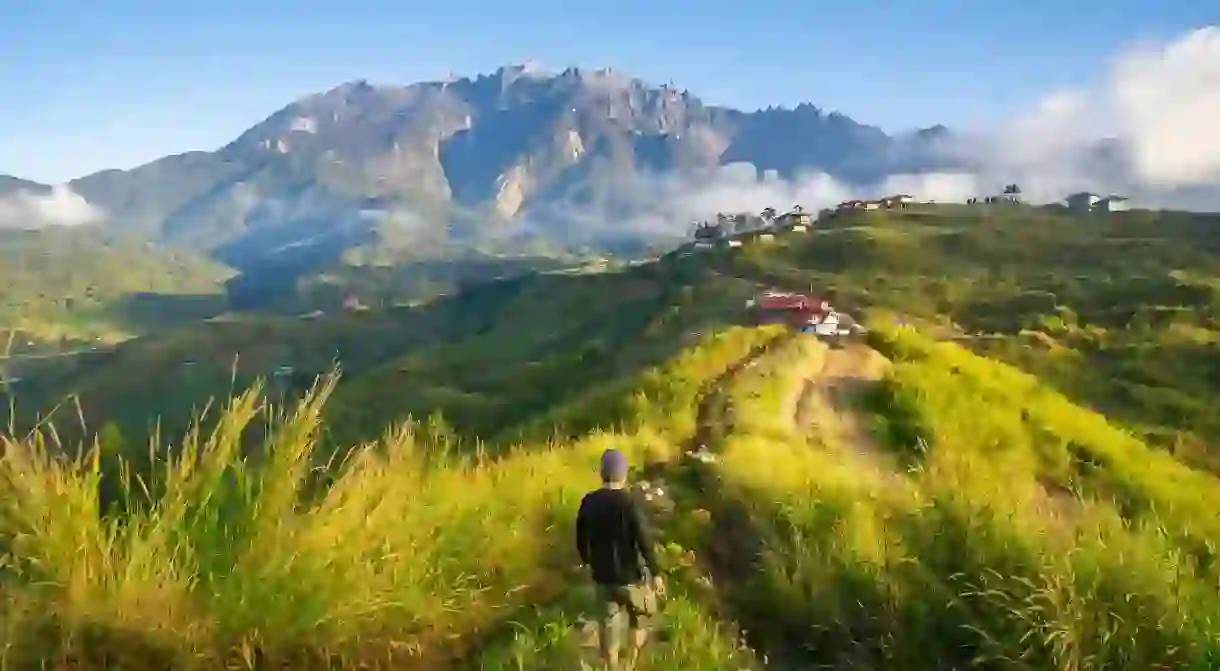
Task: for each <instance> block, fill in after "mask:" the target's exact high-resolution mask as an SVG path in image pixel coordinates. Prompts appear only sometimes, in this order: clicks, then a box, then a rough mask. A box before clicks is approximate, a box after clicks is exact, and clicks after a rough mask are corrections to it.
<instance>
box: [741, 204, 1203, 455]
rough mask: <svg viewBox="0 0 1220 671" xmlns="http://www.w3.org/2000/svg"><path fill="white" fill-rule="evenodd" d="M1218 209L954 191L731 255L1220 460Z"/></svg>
mask: <svg viewBox="0 0 1220 671" xmlns="http://www.w3.org/2000/svg"><path fill="white" fill-rule="evenodd" d="M1217 226H1220V216H1208V215H1191V214H1185V213H1174V212H1166V213H1150V212H1142V211H1133V212H1127V213H1118V214H1100V215H1090V216H1076V215H1068V214H1066V213H1065V212H1063V211H1062V210H1060V209H1057V208H1045V209H1035V208H1028V207H1005V206H998V207H993V208H985V207H981V206H980V207H974V208H967V207H960V208H953V207H943V208H934V209H931V210H928V211H918V210H912V211H910V212H902V213H860V214H853V215H843V216H840V217H836V218H834V219H831V220H830V221H828V222H825V223H824V224H821V225H820V228H821V229H822V230H820V231H817V232H814V233H812V234H810V235H809V236H806V237H803V238H793V237H789V238H787V239H786V240H784V241H783V242H781V243H780V244H777V245H772V246H763V245H757V246H754V247H747V248H743V250H741V251H739V252H733V253H730V254H728V255H727V258H725V259H724V260H723V262H722V265H723V266H724V267H725V268H726V269H731V270H732V272H735V273H738V274H749V275H751V276H759V277H765V278H770V279H772V280H773V281H775V282H778V283H780V284H781V285H783V286H796V287H809V286H811V285H812V286H813V287H815V289H816V290H819V291H822V290H828V291H830V292H832V294H833V295H834V296H835V303H836V304H837V305H842V306H844V308H845V309H864V308H868V309H871V310H884V311H887V312H891V313H894V315H895V316H901V317H902V318H903V319H906V320H908V321H911V320H916V319H918V320H919V321H920V323H922V324H925V325H928V326H929V327H930V328H934V330H936V331H937V333H938V334H940V336H941V337H945V338H953V339H956V340H958V341H959V342H961V343H962V344H963V345H965V346H967V347H969V348H971V349H973V350H974V351H976V352H979V353H981V354H985V355H987V356H990V357H994V358H998V359H1001V360H1003V361H1007V362H1009V363H1013V364H1015V365H1017V366H1019V367H1021V368H1022V369H1024V370H1027V371H1029V372H1032V373H1035V374H1037V375H1039V376H1040V377H1042V378H1044V379H1045V380H1047V381H1049V382H1050V383H1052V384H1053V385H1054V386H1055V387H1056V388H1057V389H1059V390H1060V391H1062V392H1064V393H1066V394H1068V395H1069V397H1071V398H1072V399H1074V400H1075V401H1077V402H1079V403H1082V404H1084V405H1087V406H1089V407H1092V408H1095V409H1097V410H1099V411H1101V412H1104V413H1105V414H1106V415H1107V416H1109V417H1110V418H1111V419H1113V420H1115V421H1117V422H1119V423H1120V424H1121V425H1122V426H1124V427H1126V428H1129V429H1131V430H1132V431H1135V432H1136V433H1138V434H1139V435H1141V436H1142V437H1144V438H1145V439H1146V440H1149V441H1151V442H1152V443H1154V444H1156V445H1158V446H1159V447H1162V448H1163V449H1166V450H1169V451H1171V452H1173V453H1176V454H1177V455H1178V456H1179V457H1181V458H1183V459H1185V460H1187V461H1189V462H1190V463H1192V464H1195V465H1197V466H1199V467H1202V468H1208V469H1210V470H1213V471H1216V472H1220V455H1217V454H1211V453H1209V451H1208V445H1209V444H1215V443H1216V441H1217V440H1218V439H1220V423H1218V422H1220V419H1218V418H1220V412H1217V410H1220V406H1218V405H1217V399H1218V397H1217V395H1216V393H1215V389H1216V380H1217V379H1220V378H1218V377H1217V370H1220V369H1218V368H1217V365H1220V349H1217V348H1218V347H1220V345H1218V344H1217V343H1218V342H1220V293H1218V292H1217V287H1218V286H1220V285H1217V284H1216V278H1217V277H1218V276H1220V246H1218V243H1217V242H1216V239H1215V236H1214V231H1215V230H1216V227H1217Z"/></svg>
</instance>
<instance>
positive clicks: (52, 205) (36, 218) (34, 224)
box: [0, 185, 105, 228]
mask: <svg viewBox="0 0 1220 671" xmlns="http://www.w3.org/2000/svg"><path fill="white" fill-rule="evenodd" d="M103 219H105V213H104V212H103V211H102V210H101V208H98V207H97V206H95V205H93V204H91V203H90V202H89V201H87V200H85V199H84V198H83V197H82V196H81V195H80V194H78V193H76V192H75V191H73V190H72V189H71V188H69V187H68V186H67V185H58V186H55V187H52V189H51V191H50V192H49V193H42V194H40V193H31V192H30V191H26V190H21V191H17V192H14V193H11V194H8V195H6V196H0V228H39V227H42V226H79V225H82V224H91V223H95V222H99V221H102V220H103Z"/></svg>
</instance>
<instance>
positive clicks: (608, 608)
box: [576, 449, 665, 668]
mask: <svg viewBox="0 0 1220 671" xmlns="http://www.w3.org/2000/svg"><path fill="white" fill-rule="evenodd" d="M601 476H602V488H601V489H597V490H594V491H592V492H589V493H588V494H586V495H585V497H584V499H582V500H581V502H580V512H579V513H578V514H577V516H576V549H577V551H579V552H580V559H581V562H582V563H583V564H584V565H585V566H589V567H590V568H591V569H592V571H593V581H594V582H595V583H597V591H598V597H599V600H600V602H601V603H602V604H603V606H604V608H605V610H604V611H603V612H602V613H600V617H599V618H598V626H599V632H598V633H599V635H600V639H601V654H602V659H603V660H604V661H605V662H606V663H607V664H608V665H609V666H610V668H617V665H618V656H619V648H620V647H622V640H621V638H620V636H619V633H620V631H621V622H620V621H621V620H622V616H623V615H626V618H627V622H628V628H629V629H630V630H631V633H632V643H633V646H632V651H631V663H630V664H631V666H634V664H635V660H636V658H637V657H638V656H639V653H640V648H642V647H644V643H645V642H647V640H648V633H649V625H650V622H649V618H650V617H651V616H652V615H655V614H656V611H657V602H656V599H657V596H663V595H664V593H665V582H664V581H663V580H662V579H661V573H660V571H659V570H658V567H657V558H656V555H655V553H654V552H653V547H652V539H651V538H650V537H649V533H648V527H647V525H646V523H645V522H644V514H643V511H641V510H640V506H639V505H638V503H637V502H636V501H635V499H634V498H633V497H632V496H631V494H630V493H629V492H628V491H627V489H626V484H627V458H626V457H625V456H623V453H622V452H619V451H618V450H615V449H609V450H606V451H605V452H604V453H603V454H602V459H601ZM641 558H642V559H643V564H644V566H645V567H647V569H648V573H649V575H651V576H652V581H651V584H649V583H648V582H647V581H646V580H645V578H644V573H643V570H642V569H643V567H641V565H640V564H641V562H640V560H641Z"/></svg>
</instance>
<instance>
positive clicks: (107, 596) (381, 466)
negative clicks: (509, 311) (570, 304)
mask: <svg viewBox="0 0 1220 671" xmlns="http://www.w3.org/2000/svg"><path fill="white" fill-rule="evenodd" d="M773 336H774V334H773V333H770V332H759V331H755V330H751V329H735V330H732V331H729V332H725V333H718V334H714V335H712V336H709V337H708V338H706V339H705V340H704V341H703V342H702V343H701V344H700V345H699V346H697V347H695V348H693V349H691V350H688V351H687V352H686V353H685V354H683V355H682V356H680V357H678V358H676V359H674V360H672V361H670V362H668V363H667V364H665V366H664V367H663V370H660V371H654V372H651V373H649V374H646V375H645V376H643V378H642V379H641V381H640V385H639V387H638V388H637V389H634V390H629V391H630V392H631V394H630V395H631V398H632V399H634V401H633V403H635V404H636V405H634V406H633V407H635V408H637V409H640V410H641V411H642V410H643V409H645V408H646V409H647V410H648V414H647V415H642V416H641V417H640V419H639V421H638V422H636V423H635V424H633V425H632V431H631V432H629V433H610V432H595V433H593V434H590V435H589V436H587V437H586V438H584V439H582V440H579V441H575V442H571V443H562V444H558V443H552V444H543V445H529V446H521V447H519V448H518V449H517V450H515V451H514V453H513V455H512V456H509V457H506V458H503V459H499V460H490V459H486V458H480V457H478V456H474V457H471V456H468V455H462V454H460V453H459V450H458V447H457V446H455V445H454V444H453V443H452V442H451V440H450V438H449V437H448V436H447V435H445V434H443V433H437V432H428V431H425V430H422V429H421V428H420V427H418V426H417V425H413V424H411V423H407V424H403V425H401V426H398V427H396V428H393V429H391V430H389V431H388V432H387V433H386V434H385V436H384V437H383V438H382V439H381V440H380V441H377V442H375V443H373V444H369V445H365V446H361V447H360V448H358V449H355V450H353V451H351V452H350V453H349V455H348V456H347V458H346V459H345V460H344V462H343V463H341V464H336V465H334V466H333V469H334V470H333V471H332V472H331V473H329V474H327V477H326V478H325V479H326V480H328V481H329V485H328V486H327V487H325V488H324V489H318V488H317V487H315V486H314V483H315V482H316V481H318V480H319V479H320V478H319V474H318V473H315V472H312V471H311V466H312V464H313V463H315V459H314V458H313V452H314V450H315V449H317V448H318V444H317V436H318V433H319V430H320V419H319V418H320V414H321V411H322V408H323V406H324V404H325V402H326V399H327V397H328V396H329V395H330V393H331V391H332V389H333V384H334V381H333V379H329V380H325V381H323V382H321V383H320V384H319V386H318V387H317V388H316V389H315V390H314V391H313V392H312V393H311V394H310V395H309V396H308V397H307V398H306V399H305V400H304V401H303V402H302V403H301V404H300V405H299V406H297V407H295V408H291V409H288V410H277V409H274V408H268V407H265V406H261V405H259V402H258V401H257V399H258V398H260V396H259V389H257V388H255V389H252V390H250V391H249V392H247V393H246V394H244V395H241V396H239V397H236V398H234V399H232V401H231V402H230V403H229V405H228V407H227V408H226V410H225V412H224V413H223V415H222V416H221V418H220V419H219V421H218V422H217V423H216V426H215V429H214V430H213V431H212V432H211V433H210V434H208V435H201V434H200V433H199V432H198V431H195V432H192V433H191V434H190V435H188V437H187V438H186V440H185V441H184V443H183V444H182V445H180V446H178V448H177V450H176V451H175V455H174V456H173V457H172V458H170V459H169V460H168V461H167V462H166V465H165V467H164V470H163V471H160V472H158V473H157V475H156V477H157V478H158V479H159V480H160V481H159V482H158V483H156V486H150V487H149V488H148V489H149V491H152V492H157V493H156V494H153V495H151V496H152V500H150V501H147V502H145V505H141V506H132V507H130V510H129V511H128V512H125V513H121V514H106V512H105V511H103V510H102V508H101V503H100V501H99V496H98V491H99V484H100V478H101V469H100V468H99V467H98V462H97V459H96V456H97V453H96V451H95V452H92V453H89V454H87V455H86V456H84V457H82V458H81V459H79V460H65V459H63V458H61V457H59V456H57V455H56V454H55V453H54V451H53V450H51V449H50V448H48V446H46V445H44V444H42V443H40V442H38V441H28V442H13V441H9V442H7V443H6V444H5V445H3V457H2V458H0V493H2V496H0V551H2V552H3V560H4V561H3V563H2V564H0V580H2V582H0V585H2V589H3V598H4V601H3V604H0V607H2V608H3V611H0V612H2V615H0V617H2V618H3V619H2V631H3V632H4V634H5V638H4V639H3V648H0V665H3V666H6V667H7V666H14V667H16V666H21V665H24V664H29V663H33V662H34V661H36V660H49V661H50V663H52V664H58V663H68V662H69V661H73V660H75V661H78V662H82V663H86V664H89V665H91V666H95V667H97V668H111V667H122V668H145V667H147V666H150V665H153V666H172V667H174V668H214V667H218V666H221V665H224V666H227V667H228V668H235V667H236V668H256V667H257V668H268V667H292V668H308V667H315V666H316V667H321V666H324V665H329V664H334V663H341V664H343V665H348V666H351V665H356V664H366V665H376V664H390V663H391V662H393V663H394V664H401V663H406V662H407V661H409V660H415V663H417V664H419V665H420V666H421V668H441V667H443V666H447V665H448V661H447V660H450V659H452V658H455V657H458V656H461V655H463V654H464V653H466V652H467V649H468V648H469V647H472V646H478V645H479V644H480V640H481V638H482V635H483V633H484V632H486V631H487V630H491V629H496V628H497V627H501V626H504V625H505V623H506V622H507V621H508V619H509V618H510V617H511V616H512V614H513V613H514V612H515V611H516V610H517V609H518V608H519V607H520V606H522V605H523V604H534V603H547V602H549V601H551V600H552V599H554V598H555V597H557V596H563V595H564V594H565V592H566V591H567V590H568V585H569V581H568V577H569V575H570V571H569V568H570V566H571V565H572V563H573V562H574V556H572V555H573V551H571V550H570V549H569V546H570V545H571V539H570V533H569V529H568V527H569V526H570V523H571V518H572V516H573V515H574V512H575V505H576V503H577V502H578V501H579V496H580V495H581V494H583V493H584V492H585V491H587V490H588V489H589V488H591V487H593V486H595V485H596V482H595V481H596V478H595V473H596V470H595V464H596V459H597V455H598V453H599V452H600V451H601V450H602V449H604V448H605V447H607V446H609V445H615V446H617V447H619V448H620V449H624V450H625V451H627V452H628V454H629V455H631V456H632V458H633V459H635V460H637V461H639V460H642V459H645V458H647V459H663V458H665V457H666V456H667V455H668V454H671V453H672V451H673V449H674V447H675V446H676V444H677V442H679V441H680V440H682V439H683V437H684V436H685V435H686V434H688V433H690V432H691V431H693V425H694V420H693V412H694V409H693V408H692V405H693V401H694V400H695V399H697V397H698V395H699V393H700V389H701V388H702V387H703V385H705V384H706V383H707V382H708V381H709V380H712V379H714V378H715V377H716V376H718V375H720V374H721V373H722V372H723V371H724V370H725V368H726V367H727V366H728V365H730V364H731V363H732V362H733V361H734V360H736V359H737V358H740V357H741V356H743V355H744V354H746V353H747V352H749V351H750V350H751V348H752V347H754V346H755V345H756V344H757V343H758V342H761V341H764V340H766V339H767V338H770V337H773ZM265 420H270V421H265ZM256 425H261V426H266V427H269V428H267V429H265V431H266V435H265V437H264V438H263V439H262V440H261V441H259V442H260V443H261V445H260V446H259V449H258V450H257V451H256V452H254V453H247V452H244V451H243V450H242V447H241V446H242V445H243V442H248V439H249V438H250V436H249V435H248V434H249V433H250V432H251V431H252V430H254V429H252V427H253V426H256ZM646 455H647V456H646ZM139 486H140V485H139V483H136V482H128V487H129V488H131V489H132V491H130V492H129V493H130V494H131V495H132V496H133V497H135V498H138V496H139V494H138V491H135V490H136V489H137V488H138V487H139Z"/></svg>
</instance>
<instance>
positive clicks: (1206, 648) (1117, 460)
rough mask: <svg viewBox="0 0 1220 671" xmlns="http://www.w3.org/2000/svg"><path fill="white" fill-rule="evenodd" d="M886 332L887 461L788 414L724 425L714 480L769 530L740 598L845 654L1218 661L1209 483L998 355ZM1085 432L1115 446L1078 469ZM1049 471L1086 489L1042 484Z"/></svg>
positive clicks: (832, 653)
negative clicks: (1051, 488) (848, 455)
mask: <svg viewBox="0 0 1220 671" xmlns="http://www.w3.org/2000/svg"><path fill="white" fill-rule="evenodd" d="M878 344H879V345H881V346H882V347H884V348H885V350H886V351H887V352H888V353H889V354H890V355H891V356H893V357H894V359H895V366H894V369H893V371H892V373H891V374H890V376H889V377H887V378H886V380H885V381H884V383H883V384H882V386H881V387H880V388H879V389H877V390H876V391H875V392H874V397H873V398H872V399H870V402H871V405H872V409H873V411H874V412H876V413H877V414H876V415H875V419H876V423H877V435H878V436H879V437H880V438H881V439H882V440H883V444H884V445H885V446H886V447H888V448H890V450H891V451H890V452H888V453H887V455H886V456H885V457H884V458H883V460H882V462H881V463H883V464H884V463H888V464H889V466H888V469H886V468H882V469H875V468H869V467H865V466H863V465H862V464H860V463H859V462H858V461H854V460H852V459H845V458H844V456H843V454H844V452H843V451H841V450H840V449H836V446H833V445H827V444H825V443H824V442H822V441H819V440H818V439H817V437H815V438H814V439H813V441H812V442H811V443H808V444H807V443H806V440H805V439H804V438H802V437H801V436H799V435H797V434H794V433H792V431H791V430H789V431H788V436H787V439H786V440H785V439H783V438H782V433H783V430H784V427H783V426H782V422H780V420H768V419H761V420H755V421H757V423H754V421H752V422H751V423H749V424H748V425H746V426H742V427H739V428H738V430H737V431H735V432H734V433H732V434H730V435H729V436H728V437H727V438H726V440H725V441H724V445H723V450H724V460H723V461H722V462H721V464H720V465H719V468H718V473H719V476H720V479H721V481H722V482H723V489H722V491H721V492H719V494H720V495H721V496H724V497H726V498H727V499H729V500H735V501H737V502H738V503H739V504H740V505H742V506H744V507H746V509H748V510H749V517H750V519H751V520H752V522H753V524H754V525H755V526H756V528H757V530H758V534H759V535H760V536H761V538H762V541H763V544H764V547H765V548H766V549H765V551H764V552H763V555H762V561H761V564H760V565H759V566H758V567H757V571H756V573H754V574H753V575H752V576H751V577H750V578H749V579H748V580H747V581H745V582H743V583H742V584H740V585H739V586H738V587H739V589H738V590H736V593H737V597H736V598H737V599H738V600H739V602H740V603H741V606H740V607H741V608H742V610H743V611H744V612H745V613H747V616H749V617H752V618H754V619H763V620H765V621H767V622H768V623H770V626H771V627H772V628H773V636H774V637H775V638H779V639H786V640H787V641H788V642H789V644H792V643H793V642H800V643H802V644H805V645H808V646H810V647H811V648H812V649H813V651H814V652H813V653H812V654H813V655H814V656H815V658H816V659H817V660H818V661H819V662H821V663H835V664H839V665H846V666H849V667H852V668H855V667H861V668H966V667H967V666H969V667H971V668H1023V669H1047V668H1056V669H1108V668H1175V669H1178V668H1182V669H1204V668H1214V665H1215V663H1216V660H1217V659H1220V657H1218V655H1220V641H1218V640H1217V635H1216V627H1215V623H1214V621H1213V620H1214V618H1215V616H1216V614H1220V600H1217V598H1216V595H1215V591H1214V587H1213V586H1214V585H1215V584H1216V579H1217V573H1216V572H1215V567H1214V566H1212V563H1211V560H1210V558H1208V557H1206V556H1200V552H1201V550H1200V547H1199V543H1200V542H1203V541H1202V540H1201V539H1203V538H1204V537H1208V536H1210V537H1212V538H1214V533H1209V531H1210V530H1209V526H1210V523H1211V521H1212V520H1214V514H1213V513H1211V512H1208V510H1209V509H1210V510H1214V507H1207V506H1208V502H1214V501H1216V497H1217V495H1220V486H1217V485H1216V484H1215V483H1214V482H1212V481H1211V480H1210V479H1206V478H1202V477H1201V476H1198V475H1197V474H1194V473H1192V472H1190V471H1189V470H1188V469H1186V468H1185V467H1183V466H1181V465H1180V464H1176V463H1174V462H1172V461H1171V460H1170V459H1168V458H1167V457H1163V456H1162V455H1158V454H1157V453H1155V452H1154V451H1153V450H1150V449H1149V448H1147V447H1145V446H1143V445H1142V444H1140V443H1139V442H1138V441H1137V440H1135V439H1134V438H1131V437H1130V436H1129V435H1127V434H1124V433H1123V432H1121V431H1119V430H1116V429H1113V428H1111V427H1109V426H1107V425H1106V423H1105V421H1104V419H1102V418H1101V417H1099V416H1096V415H1093V414H1092V413H1089V412H1088V411H1085V410H1082V409H1080V408H1077V407H1074V406H1071V405H1070V404H1069V403H1067V402H1066V401H1065V400H1064V399H1063V398H1062V397H1060V396H1059V395H1058V394H1056V393H1054V392H1052V391H1050V390H1048V389H1046V388H1045V387H1041V386H1040V385H1038V384H1037V383H1036V381H1034V380H1033V379H1032V378H1028V377H1027V376H1023V375H1022V374H1020V373H1018V372H1016V371H1013V370H1011V369H1008V368H1006V367H1005V366H1003V365H1000V364H997V363H995V362H990V361H986V360H983V359H980V358H977V357H975V356H973V355H971V354H969V353H967V352H965V351H963V350H961V349H960V348H957V347H956V346H954V345H949V344H934V343H933V342H932V341H929V340H927V339H926V338H924V337H922V336H918V335H916V334H913V333H910V332H905V331H901V330H895V331H891V332H888V333H884V334H883V335H882V336H881V337H880V338H878ZM813 347H816V346H814V345H811V344H809V343H807V342H799V341H798V342H797V343H795V344H794V345H793V346H792V347H791V348H790V349H789V350H788V351H787V352H784V353H782V354H780V355H778V356H777V357H776V358H774V359H772V360H770V361H769V362H768V366H765V367H760V368H759V370H757V371H755V372H753V373H752V375H753V376H754V379H753V380H752V381H751V380H743V384H744V385H746V386H747V388H748V389H750V390H751V394H749V395H746V396H745V397H743V399H742V400H743V401H744V402H745V403H746V405H745V406H744V407H742V408H741V412H740V414H743V415H745V416H749V417H760V418H768V417H775V414H776V413H775V410H774V408H775V404H776V400H775V399H776V397H777V395H778V394H779V393H781V392H782V390H783V389H784V388H786V387H788V386H789V385H790V384H791V379H790V378H791V376H792V375H793V372H794V371H799V368H800V367H799V365H798V362H799V361H801V360H802V359H805V358H807V357H811V356H814V357H816V356H818V353H817V352H816V351H812V352H811V351H808V350H809V349H810V348H813ZM786 378H788V379H786ZM1023 417H1024V419H1022V418H1023ZM777 422H780V423H779V424H777ZM912 438H916V440H915V441H912V440H911V439H912ZM918 438H922V439H923V441H922V442H920V441H918ZM916 445H925V446H926V447H927V449H926V450H923V451H917V452H914V453H913V452H911V448H912V447H914V446H916ZM838 447H842V446H838ZM1084 450H1092V451H1093V453H1094V454H1105V455H1107V456H1108V457H1109V459H1108V460H1104V461H1103V460H1098V461H1096V462H1094V463H1093V465H1091V466H1088V467H1083V466H1082V468H1087V470H1088V475H1087V476H1084V475H1083V474H1078V475H1079V476H1080V477H1077V478H1076V479H1075V480H1072V478H1071V477H1070V476H1068V475H1067V474H1066V470H1065V469H1067V468H1068V467H1067V466H1066V465H1065V464H1068V463H1071V462H1072V454H1073V451H1084ZM1048 463H1057V464H1059V466H1058V467H1056V468H1048V467H1047V466H1046V464H1048ZM901 464H907V465H909V466H910V468H909V470H908V469H904V468H901V467H900V465H901ZM1139 465H1142V466H1143V468H1140V467H1139ZM1055 475H1058V477H1062V478H1066V479H1068V480H1072V482H1079V487H1078V488H1077V489H1078V491H1080V492H1081V494H1080V496H1081V497H1082V498H1080V499H1076V498H1071V499H1070V500H1067V501H1063V500H1060V501H1057V502H1052V501H1048V497H1049V496H1050V494H1048V493H1047V492H1046V490H1045V489H1044V485H1043V484H1042V483H1043V482H1044V478H1048V477H1054V476H1055ZM1167 483H1177V487H1175V486H1173V485H1170V486H1168V487H1167V486H1166V484H1167ZM1183 483H1185V484H1183ZM1178 487H1180V488H1183V489H1181V490H1180V493H1179V490H1178V489H1177V488H1178ZM1059 496H1061V497H1062V496H1063V494H1059ZM1191 497H1204V498H1203V501H1202V502H1201V503H1199V504H1198V505H1199V507H1198V508H1192V506H1193V505H1194V504H1192V503H1191V501H1193V500H1194V499H1192V498H1191ZM1133 499H1134V500H1140V501H1145V502H1149V504H1148V505H1144V506H1134V507H1133V506H1132V505H1131V501H1132V500H1133ZM1151 502H1156V503H1157V504H1159V506H1160V507H1158V508H1154V507H1153V506H1152V505H1151ZM1049 503H1056V504H1057V505H1055V506H1054V507H1053V509H1048V504H1049ZM1212 505H1213V506H1214V503H1213V504H1212Z"/></svg>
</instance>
